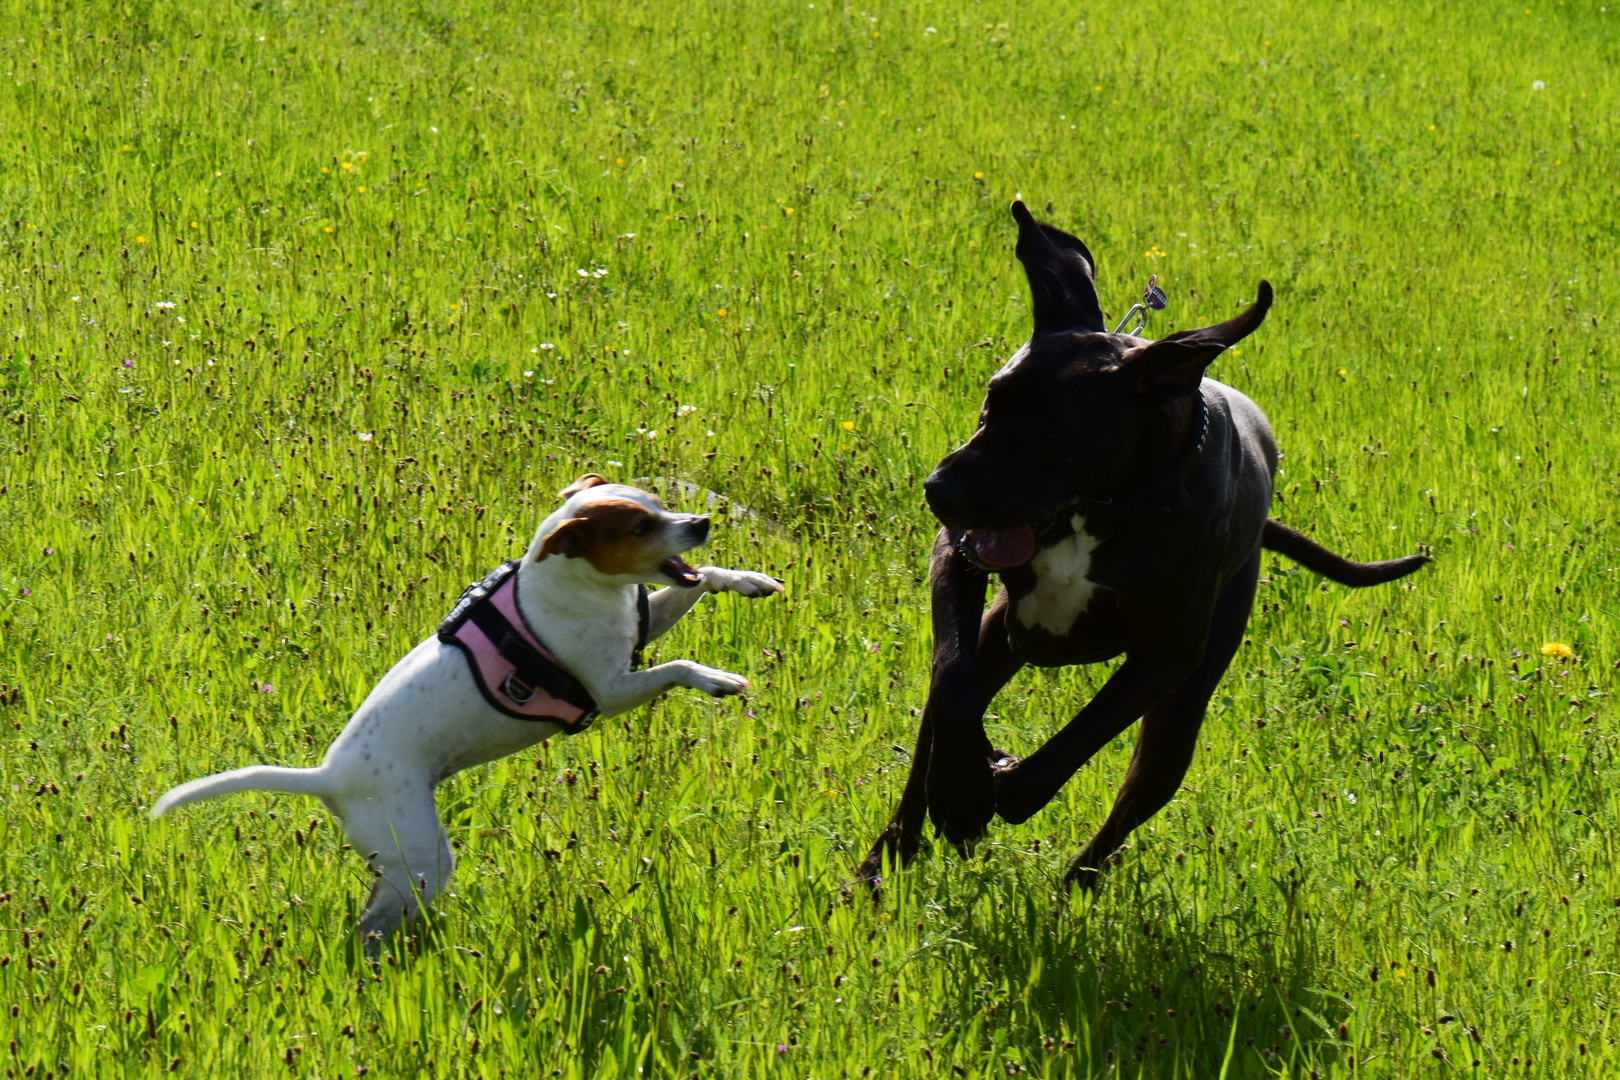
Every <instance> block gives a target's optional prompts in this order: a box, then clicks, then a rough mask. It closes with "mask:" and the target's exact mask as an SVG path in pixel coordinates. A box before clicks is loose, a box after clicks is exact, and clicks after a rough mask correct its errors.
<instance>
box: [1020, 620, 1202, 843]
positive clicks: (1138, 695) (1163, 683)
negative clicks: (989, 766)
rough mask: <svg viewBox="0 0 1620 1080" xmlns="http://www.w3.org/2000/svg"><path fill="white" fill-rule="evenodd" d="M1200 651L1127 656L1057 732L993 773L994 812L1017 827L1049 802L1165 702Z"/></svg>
mask: <svg viewBox="0 0 1620 1080" xmlns="http://www.w3.org/2000/svg"><path fill="white" fill-rule="evenodd" d="M1200 655H1201V650H1192V651H1190V655H1187V656H1183V657H1180V658H1173V657H1153V658H1151V659H1150V658H1145V657H1144V658H1138V657H1134V656H1127V657H1126V660H1125V663H1123V664H1121V665H1120V667H1119V670H1118V671H1115V672H1114V674H1113V675H1112V676H1111V677H1110V678H1109V680H1108V681H1107V682H1106V683H1104V684H1103V687H1102V689H1101V690H1099V691H1097V694H1096V696H1095V697H1093V698H1092V699H1091V700H1090V701H1088V702H1087V703H1086V706H1085V708H1083V709H1081V710H1080V712H1079V713H1078V714H1077V715H1076V716H1075V718H1074V719H1073V720H1070V721H1069V722H1068V723H1067V724H1066V725H1064V727H1063V730H1062V731H1059V732H1058V733H1057V734H1056V735H1054V736H1052V737H1051V738H1050V739H1048V740H1047V742H1046V744H1045V745H1044V746H1042V747H1041V748H1040V749H1039V750H1037V751H1035V752H1034V753H1033V754H1031V755H1030V756H1029V757H1027V758H1024V759H1023V760H1022V761H1017V762H1013V763H1012V764H1010V765H1007V766H1004V767H1001V768H998V769H997V770H996V780H995V796H996V812H997V813H999V814H1000V815H1001V818H1002V820H1003V821H1006V822H1007V823H1009V824H1012V825H1017V824H1020V823H1022V822H1025V821H1028V820H1029V819H1030V818H1031V817H1033V816H1034V814H1035V812H1036V811H1037V810H1039V809H1040V808H1041V807H1043V806H1045V805H1046V804H1047V803H1048V802H1050V801H1051V800H1052V796H1054V795H1056V794H1057V793H1058V789H1060V788H1061V787H1063V785H1064V784H1065V783H1067V782H1068V780H1069V777H1071V776H1073V775H1074V774H1075V773H1076V772H1077V771H1078V770H1079V769H1080V766H1082V765H1084V764H1085V763H1086V762H1087V761H1090V760H1091V758H1092V756H1093V755H1095V754H1096V753H1097V751H1098V750H1101V749H1102V748H1103V747H1104V746H1106V745H1108V743H1109V742H1110V741H1112V740H1113V739H1114V737H1115V736H1117V735H1118V734H1119V733H1120V732H1122V731H1124V730H1125V729H1126V728H1128V727H1130V726H1131V725H1132V724H1133V723H1135V722H1136V720H1137V718H1138V717H1140V716H1141V715H1142V714H1143V713H1145V712H1146V711H1147V710H1148V709H1150V708H1152V707H1153V706H1154V705H1155V704H1156V703H1157V702H1159V701H1160V700H1161V699H1163V698H1164V697H1166V696H1167V695H1168V694H1169V693H1170V692H1171V691H1172V690H1174V689H1175V688H1176V687H1177V686H1178V685H1180V684H1181V682H1182V681H1183V680H1185V679H1186V677H1187V675H1188V673H1189V672H1190V671H1191V670H1192V669H1193V668H1194V667H1195V666H1196V665H1197V663H1198V660H1199V658H1200Z"/></svg>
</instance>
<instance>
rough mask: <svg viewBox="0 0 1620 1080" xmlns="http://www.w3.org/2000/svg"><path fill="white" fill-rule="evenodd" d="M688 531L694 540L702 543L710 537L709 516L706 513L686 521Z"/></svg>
mask: <svg viewBox="0 0 1620 1080" xmlns="http://www.w3.org/2000/svg"><path fill="white" fill-rule="evenodd" d="M686 531H687V532H688V533H689V534H690V535H691V537H692V542H693V543H696V544H701V543H703V541H705V540H707V539H708V538H709V517H708V515H707V514H705V515H704V516H703V517H700V518H693V519H692V520H691V521H688V522H687V523H686Z"/></svg>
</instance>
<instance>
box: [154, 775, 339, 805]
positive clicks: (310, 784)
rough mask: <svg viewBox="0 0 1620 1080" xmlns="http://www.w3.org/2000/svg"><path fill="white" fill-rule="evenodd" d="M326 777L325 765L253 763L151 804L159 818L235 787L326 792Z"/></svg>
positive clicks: (172, 791) (174, 790) (182, 787)
mask: <svg viewBox="0 0 1620 1080" xmlns="http://www.w3.org/2000/svg"><path fill="white" fill-rule="evenodd" d="M326 789H327V777H326V774H325V772H324V770H322V769H318V768H317V769H285V768H282V767H280V766H277V765H250V766H249V767H247V768H245V769H233V770H231V771H230V772H222V773H215V774H214V775H213V776H205V777H203V778H202V779H200V780H192V781H190V782H189V783H185V784H181V785H180V786H179V787H177V788H171V789H170V790H169V791H168V792H167V793H166V794H164V796H163V798H161V799H159V800H158V801H157V803H156V804H155V805H154V806H153V807H152V816H153V817H154V818H160V817H162V816H163V815H164V814H167V813H168V812H169V811H170V810H173V809H174V808H175V807H177V806H184V805H186V804H187V803H194V802H197V801H198V800H199V799H212V798H213V797H214V796H215V795H229V794H230V793H231V792H233V791H249V790H256V791H284V792H286V793H287V794H289V795H324V794H325V793H326Z"/></svg>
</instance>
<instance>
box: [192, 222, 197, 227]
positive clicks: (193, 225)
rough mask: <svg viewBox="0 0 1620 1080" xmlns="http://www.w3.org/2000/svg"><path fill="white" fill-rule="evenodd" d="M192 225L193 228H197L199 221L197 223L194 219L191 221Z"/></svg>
mask: <svg viewBox="0 0 1620 1080" xmlns="http://www.w3.org/2000/svg"><path fill="white" fill-rule="evenodd" d="M191 227H192V228H193V229H195V228H196V227H197V223H196V222H195V221H193V222H192V223H191Z"/></svg>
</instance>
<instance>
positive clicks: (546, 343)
mask: <svg viewBox="0 0 1620 1080" xmlns="http://www.w3.org/2000/svg"><path fill="white" fill-rule="evenodd" d="M540 347H541V348H542V349H555V348H556V347H557V346H555V345H553V344H552V343H551V342H549V341H542V342H541V343H540Z"/></svg>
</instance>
